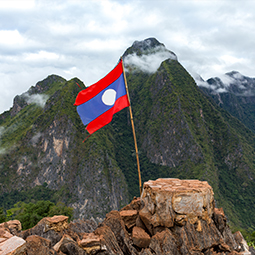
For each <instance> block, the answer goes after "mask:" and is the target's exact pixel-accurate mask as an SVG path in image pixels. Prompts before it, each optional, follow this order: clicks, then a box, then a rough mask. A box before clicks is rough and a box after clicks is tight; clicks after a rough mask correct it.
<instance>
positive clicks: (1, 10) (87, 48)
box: [0, 0, 255, 112]
mask: <svg viewBox="0 0 255 255" xmlns="http://www.w3.org/2000/svg"><path fill="white" fill-rule="evenodd" d="M254 8H255V1H249V0H244V1H232V0H223V1H187V0H179V1H165V0H155V1H154V0H152V1H146V2H145V1H136V0H129V1H125V0H123V1H117V0H94V1H84V0H66V1H59V0H51V1H46V0H34V1H33V0H27V1H26V0H16V1H14V0H6V1H5V0H0V17H1V22H0V81H1V82H0V91H1V94H0V112H3V111H4V110H8V109H9V108H10V107H11V105H12V101H13V98H14V97H15V95H17V94H21V93H23V92H25V91H27V90H28V89H29V87H30V86H31V85H34V84H36V82H37V81H39V80H42V79H44V78H46V77H47V76H48V75H50V74H57V75H60V76H63V77H64V78H66V79H71V78H73V77H78V78H80V79H81V80H82V81H84V82H85V83H86V84H92V83H94V82H96V81H97V80H99V79H101V78H102V77H103V76H104V75H105V74H107V72H109V71H110V70H111V69H112V68H113V67H114V66H115V65H116V63H117V61H118V59H119V57H120V56H121V55H122V54H123V53H124V51H125V50H126V49H127V48H128V47H130V46H131V45H132V43H133V42H134V41H135V40H138V41H139V40H144V39H146V38H149V37H155V38H157V39H158V40H159V41H160V42H162V43H164V44H165V46H166V48H167V49H169V50H171V51H173V52H174V53H175V54H176V55H177V57H178V60H179V62H180V63H181V64H182V65H183V66H184V67H185V68H186V69H187V70H188V71H190V72H191V71H192V72H196V73H198V74H200V75H201V76H202V77H203V79H204V80H207V79H208V78H210V77H216V76H219V75H220V74H223V73H227V72H230V71H232V70H236V71H239V72H240V73H242V74H244V75H246V76H251V77H254V76H255V71H254V65H255V51H254V50H253V49H254V41H255V34H254V33H253V32H252V31H253V27H254V26H255V13H254V11H253V10H254ZM212 17H213V18H212ZM163 58H164V57H163ZM132 61H133V62H134V63H136V65H139V66H140V67H141V68H144V69H146V70H147V71H148V70H149V71H152V70H156V69H157V67H158V66H159V64H160V63H159V62H160V58H159V57H158V56H154V59H153V58H152V59H145V58H144V59H143V58H138V57H135V56H134V58H133V59H132ZM148 61H150V62H151V63H152V64H151V65H150V66H151V70H150V68H149V67H148V64H147V63H148ZM158 61H159V62H158Z"/></svg>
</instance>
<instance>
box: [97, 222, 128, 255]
mask: <svg viewBox="0 0 255 255" xmlns="http://www.w3.org/2000/svg"><path fill="white" fill-rule="evenodd" d="M94 233H95V235H98V236H100V240H101V251H99V252H98V253H97V254H104V255H106V254H111V255H112V254H116V255H124V253H123V252H122V250H121V248H120V246H119V244H118V241H117V237H116V236H115V235H114V233H113V232H112V230H111V228H110V227H108V226H106V225H100V226H99V227H98V228H97V229H96V230H95V232H94Z"/></svg>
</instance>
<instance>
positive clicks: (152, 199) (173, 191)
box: [139, 178, 214, 233]
mask: <svg viewBox="0 0 255 255" xmlns="http://www.w3.org/2000/svg"><path fill="white" fill-rule="evenodd" d="M213 195H214V194H213V190H212V188H211V186H210V185H209V184H208V183H207V182H206V181H203V182H201V181H198V180H179V179H172V178H169V179H157V180H156V181H148V182H145V183H144V185H143V192H142V196H141V203H142V204H143V208H142V209H141V210H140V212H139V215H140V217H141V219H142V220H143V222H144V224H145V225H146V227H147V228H148V230H149V231H150V232H151V233H152V228H153V227H157V226H165V227H168V228H170V227H173V226H174V224H175V223H176V224H184V222H185V221H188V220H189V221H190V222H192V223H195V222H196V221H197V219H198V218H201V219H203V220H206V221H208V222H209V223H210V221H211V216H212V213H213V209H214V197H213Z"/></svg>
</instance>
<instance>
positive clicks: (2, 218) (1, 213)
mask: <svg viewBox="0 0 255 255" xmlns="http://www.w3.org/2000/svg"><path fill="white" fill-rule="evenodd" d="M5 221H6V215H5V213H4V209H3V208H2V207H0V223H2V222H5Z"/></svg>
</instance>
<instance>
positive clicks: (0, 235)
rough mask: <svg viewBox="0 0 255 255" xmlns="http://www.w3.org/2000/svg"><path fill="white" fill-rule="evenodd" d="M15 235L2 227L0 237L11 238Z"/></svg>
mask: <svg viewBox="0 0 255 255" xmlns="http://www.w3.org/2000/svg"><path fill="white" fill-rule="evenodd" d="M12 236H13V235H12V234H11V233H10V232H9V231H8V230H7V229H5V228H0V238H3V239H8V238H11V237H12Z"/></svg>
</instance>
